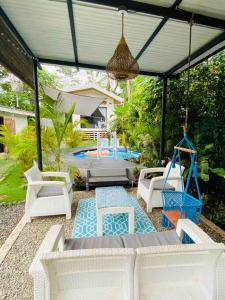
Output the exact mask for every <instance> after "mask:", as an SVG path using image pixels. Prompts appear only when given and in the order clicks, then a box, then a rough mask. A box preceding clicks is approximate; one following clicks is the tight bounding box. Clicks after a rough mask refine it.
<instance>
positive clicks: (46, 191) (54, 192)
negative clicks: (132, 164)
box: [37, 183, 72, 197]
mask: <svg viewBox="0 0 225 300" xmlns="http://www.w3.org/2000/svg"><path fill="white" fill-rule="evenodd" d="M71 189H72V183H68V184H67V190H68V192H70V191H71ZM60 195H63V190H62V187H61V186H43V187H42V188H41V189H40V191H39V192H38V194H37V196H38V197H51V196H60Z"/></svg>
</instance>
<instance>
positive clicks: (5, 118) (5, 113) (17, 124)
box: [0, 105, 34, 152]
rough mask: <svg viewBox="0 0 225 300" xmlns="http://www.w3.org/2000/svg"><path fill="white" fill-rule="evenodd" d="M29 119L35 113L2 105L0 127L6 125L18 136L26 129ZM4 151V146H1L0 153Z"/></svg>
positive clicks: (0, 107)
mask: <svg viewBox="0 0 225 300" xmlns="http://www.w3.org/2000/svg"><path fill="white" fill-rule="evenodd" d="M29 117H34V113H33V112H30V111H25V110H21V109H17V108H10V107H6V106H1V105H0V125H6V126H7V127H8V128H9V129H10V130H11V132H12V133H15V134H16V133H18V132H20V131H21V130H22V129H23V128H24V127H26V126H27V124H28V118H29ZM3 151H4V146H3V145H2V144H0V152H3Z"/></svg>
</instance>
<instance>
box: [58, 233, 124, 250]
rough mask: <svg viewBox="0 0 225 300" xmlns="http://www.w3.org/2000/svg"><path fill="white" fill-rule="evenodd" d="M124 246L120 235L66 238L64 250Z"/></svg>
mask: <svg viewBox="0 0 225 300" xmlns="http://www.w3.org/2000/svg"><path fill="white" fill-rule="evenodd" d="M96 248H124V246H123V242H122V239H121V237H120V236H99V237H89V238H78V239H66V240H65V244H64V250H78V249H96Z"/></svg>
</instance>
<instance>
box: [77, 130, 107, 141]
mask: <svg viewBox="0 0 225 300" xmlns="http://www.w3.org/2000/svg"><path fill="white" fill-rule="evenodd" d="M80 131H81V132H82V134H83V139H84V140H97V134H98V133H100V137H104V136H105V135H106V133H107V131H106V130H105V129H100V128H80Z"/></svg>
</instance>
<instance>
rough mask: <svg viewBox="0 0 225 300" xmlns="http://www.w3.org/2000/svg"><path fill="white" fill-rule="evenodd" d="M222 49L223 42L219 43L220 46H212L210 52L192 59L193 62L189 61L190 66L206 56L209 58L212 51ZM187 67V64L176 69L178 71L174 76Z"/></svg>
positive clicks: (224, 45)
mask: <svg viewBox="0 0 225 300" xmlns="http://www.w3.org/2000/svg"><path fill="white" fill-rule="evenodd" d="M222 47H224V48H225V41H224V42H222V43H220V44H218V45H216V46H214V47H213V48H212V49H210V50H208V51H206V52H204V54H202V55H200V56H198V57H197V58H195V59H193V60H192V61H191V66H192V65H194V64H195V63H197V62H198V61H200V60H202V59H204V58H205V57H207V56H208V55H209V56H210V54H211V53H212V51H213V52H214V51H216V50H219V49H221V48H222ZM187 67H188V64H185V65H184V66H183V67H182V68H180V69H178V70H177V71H176V72H175V74H177V73H180V72H182V71H183V70H185V69H186V68H187Z"/></svg>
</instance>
